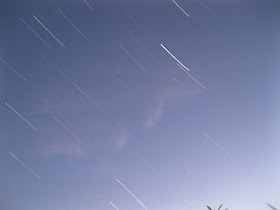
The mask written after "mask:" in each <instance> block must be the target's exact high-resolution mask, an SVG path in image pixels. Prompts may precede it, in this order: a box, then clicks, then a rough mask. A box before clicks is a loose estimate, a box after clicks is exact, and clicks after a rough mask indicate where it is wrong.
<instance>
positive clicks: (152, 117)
mask: <svg viewBox="0 0 280 210" xmlns="http://www.w3.org/2000/svg"><path fill="white" fill-rule="evenodd" d="M163 107H164V102H163V100H160V101H159V102H158V103H157V105H156V107H155V108H154V109H153V110H152V111H151V112H150V114H149V116H148V117H147V119H146V121H145V122H144V125H145V126H146V127H148V128H150V127H153V126H154V125H155V124H156V123H157V122H158V120H159V119H160V117H161V115H162V112H163Z"/></svg>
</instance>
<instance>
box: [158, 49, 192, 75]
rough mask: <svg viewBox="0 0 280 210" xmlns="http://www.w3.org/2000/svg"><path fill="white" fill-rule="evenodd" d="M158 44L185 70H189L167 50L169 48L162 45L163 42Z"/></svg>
mask: <svg viewBox="0 0 280 210" xmlns="http://www.w3.org/2000/svg"><path fill="white" fill-rule="evenodd" d="M160 46H161V47H162V48H163V49H164V50H165V51H166V52H167V53H168V54H169V55H171V57H172V58H174V59H175V60H176V61H177V62H178V63H179V64H181V66H183V67H184V68H185V69H186V70H187V71H189V69H188V68H187V67H185V66H184V64H182V63H181V62H180V61H179V60H178V59H177V58H176V57H175V56H174V55H173V54H172V53H171V52H169V50H168V49H167V48H166V47H164V46H163V44H160ZM184 71H185V70H184Z"/></svg>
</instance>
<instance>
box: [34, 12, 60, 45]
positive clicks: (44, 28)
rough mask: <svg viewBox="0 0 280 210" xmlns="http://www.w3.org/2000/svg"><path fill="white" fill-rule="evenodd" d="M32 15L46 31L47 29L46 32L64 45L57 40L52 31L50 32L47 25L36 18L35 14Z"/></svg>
mask: <svg viewBox="0 0 280 210" xmlns="http://www.w3.org/2000/svg"><path fill="white" fill-rule="evenodd" d="M33 17H34V18H35V20H36V21H37V22H38V23H39V24H40V25H41V26H42V27H43V28H44V29H46V31H47V32H48V33H49V34H50V35H51V36H52V37H53V38H54V39H55V40H56V41H57V42H58V43H59V44H60V45H61V46H62V47H65V46H64V45H63V44H62V42H61V41H59V40H58V39H57V38H56V37H55V35H53V33H52V32H50V30H49V29H47V27H46V26H45V25H44V24H43V23H42V22H41V21H40V20H38V18H37V17H36V16H35V15H33Z"/></svg>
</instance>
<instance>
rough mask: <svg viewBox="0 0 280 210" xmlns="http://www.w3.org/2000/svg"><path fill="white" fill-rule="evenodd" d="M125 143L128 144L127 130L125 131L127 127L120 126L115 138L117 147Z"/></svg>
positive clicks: (121, 146)
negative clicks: (117, 135) (118, 133)
mask: <svg viewBox="0 0 280 210" xmlns="http://www.w3.org/2000/svg"><path fill="white" fill-rule="evenodd" d="M127 144H128V131H127V127H126V126H123V127H122V128H121V131H120V135H119V137H118V138H117V147H118V148H120V149H121V148H123V147H124V146H125V145H127Z"/></svg>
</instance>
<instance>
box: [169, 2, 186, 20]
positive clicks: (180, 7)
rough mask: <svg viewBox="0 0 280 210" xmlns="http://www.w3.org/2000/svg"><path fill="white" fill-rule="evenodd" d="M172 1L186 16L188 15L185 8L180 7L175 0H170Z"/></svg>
mask: <svg viewBox="0 0 280 210" xmlns="http://www.w3.org/2000/svg"><path fill="white" fill-rule="evenodd" d="M172 1H173V3H174V4H175V5H176V6H177V7H178V8H179V9H180V10H181V11H182V12H183V13H184V14H185V15H186V16H188V17H190V16H189V14H188V13H186V11H185V10H183V8H182V7H180V5H179V4H177V2H176V1H175V0H172Z"/></svg>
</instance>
